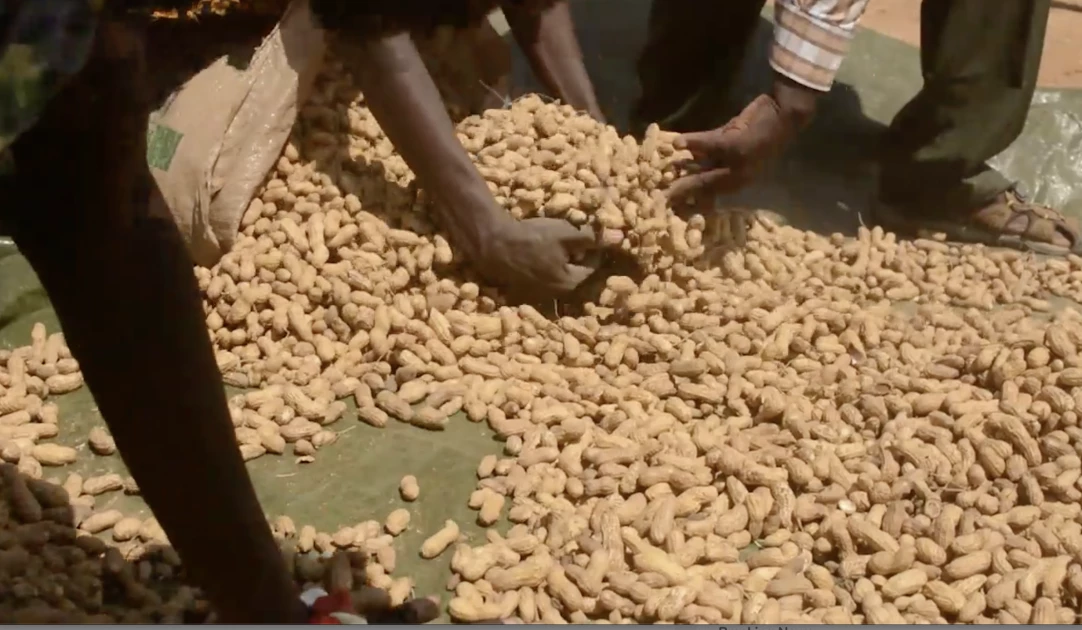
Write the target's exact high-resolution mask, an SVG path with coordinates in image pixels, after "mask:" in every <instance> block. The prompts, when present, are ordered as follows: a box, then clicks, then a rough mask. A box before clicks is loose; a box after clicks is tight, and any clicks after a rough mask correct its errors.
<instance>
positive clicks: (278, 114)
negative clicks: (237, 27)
mask: <svg viewBox="0 0 1082 630" xmlns="http://www.w3.org/2000/svg"><path fill="white" fill-rule="evenodd" d="M325 49H326V43H325V40H324V35H323V31H322V30H320V29H319V27H318V26H316V22H315V20H314V18H313V16H312V14H311V11H310V9H309V6H308V0H293V2H292V3H291V4H290V5H289V7H288V8H287V9H286V12H285V14H284V15H283V17H282V19H281V21H280V22H279V23H278V24H277V26H275V28H274V30H273V31H272V32H271V33H270V35H268V36H267V38H266V39H264V40H263V43H262V44H261V45H260V46H259V48H258V49H257V50H256V51H255V54H254V55H253V57H252V60H251V63H250V64H249V65H248V67H247V68H246V69H238V68H235V67H233V66H231V65H229V63H228V60H227V58H226V57H222V58H220V59H218V60H217V61H215V62H214V63H212V64H211V65H210V66H209V67H207V68H205V69H204V70H203V71H202V72H200V73H199V74H197V75H196V76H195V77H193V78H192V79H191V80H190V81H188V82H187V83H186V84H184V86H183V87H181V88H180V89H179V90H178V91H177V92H175V93H173V95H172V96H170V98H169V99H168V100H167V101H166V103H165V105H163V106H162V107H161V109H159V110H158V111H157V112H155V113H154V114H152V115H151V117H150V125H149V129H148V137H147V162H148V164H149V165H150V171H151V173H152V174H153V175H154V179H155V181H156V182H157V184H158V188H159V189H160V191H161V195H160V196H158V195H154V197H153V198H152V200H151V211H152V212H153V213H155V214H157V215H158V216H171V217H172V218H173V220H174V221H175V222H176V224H177V226H178V227H179V228H180V231H181V234H182V235H183V237H184V240H185V241H186V242H187V243H188V247H189V250H190V252H191V254H192V258H193V259H194V260H195V262H196V263H197V264H200V265H203V266H211V265H213V264H214V263H216V262H217V261H218V259H220V258H221V257H222V255H223V254H225V253H226V252H228V251H229V249H230V248H231V247H232V246H233V243H234V242H235V241H236V238H237V233H238V229H239V226H240V220H241V217H242V216H243V214H244V211H245V210H246V209H247V208H248V204H249V202H250V201H251V200H252V198H253V197H254V196H255V194H256V192H257V191H258V189H259V187H260V186H261V185H262V183H263V181H264V178H265V177H266V175H267V173H268V172H269V171H270V169H271V168H272V167H273V166H274V164H275V162H277V160H278V157H279V156H280V155H281V153H282V149H283V148H284V147H285V144H286V141H287V140H288V139H289V134H290V130H291V129H292V128H293V123H294V121H296V119H297V110H298V109H299V107H300V105H301V104H302V103H303V102H304V100H305V98H306V97H307V95H308V93H309V92H310V90H311V88H312V84H313V82H314V81H315V78H316V75H317V74H318V72H319V69H320V66H321V64H322V61H323V55H324V52H325Z"/></svg>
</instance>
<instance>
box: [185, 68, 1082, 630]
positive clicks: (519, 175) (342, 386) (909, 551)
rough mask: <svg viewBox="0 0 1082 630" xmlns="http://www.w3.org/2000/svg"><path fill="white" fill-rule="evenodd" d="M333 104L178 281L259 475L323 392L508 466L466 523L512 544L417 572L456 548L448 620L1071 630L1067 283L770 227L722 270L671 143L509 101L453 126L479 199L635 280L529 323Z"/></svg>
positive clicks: (360, 127)
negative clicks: (552, 227)
mask: <svg viewBox="0 0 1082 630" xmlns="http://www.w3.org/2000/svg"><path fill="white" fill-rule="evenodd" d="M350 93H351V91H350V89H349V88H348V86H346V85H343V83H341V82H339V81H332V80H325V81H323V82H322V83H321V84H320V85H319V87H318V88H317V94H316V97H315V98H314V99H313V102H312V103H310V104H309V105H308V106H307V107H306V108H305V110H304V111H303V113H302V121H301V124H300V125H299V126H298V131H297V133H296V134H295V137H294V139H293V142H292V143H291V144H290V146H289V147H288V148H287V150H286V151H285V153H284V155H283V157H282V159H281V161H280V162H279V165H278V168H277V172H275V173H273V174H272V176H271V179H270V180H269V181H268V183H267V186H266V188H265V189H264V190H263V192H262V194H261V195H260V198H258V199H256V200H255V201H253V203H252V205H251V207H250V208H249V211H248V213H247V214H246V216H245V218H244V221H243V234H244V236H243V238H242V239H241V243H240V244H239V246H238V247H237V248H236V250H235V251H233V252H232V253H230V254H229V255H227V256H226V257H225V259H223V261H222V262H221V264H220V265H218V266H216V267H215V268H213V269H201V270H199V271H198V276H199V280H200V283H201V286H202V288H203V290H204V291H205V294H206V299H207V305H206V309H207V323H208V327H209V329H210V331H211V335H212V338H213V340H214V343H215V345H216V347H217V348H218V353H219V363H220V365H221V367H222V369H223V372H224V374H225V378H226V380H227V381H228V382H230V383H233V384H237V385H245V386H251V387H254V388H256V389H255V391H254V392H253V393H250V394H247V395H245V396H244V397H243V398H238V399H237V400H236V401H235V403H236V404H235V406H236V408H237V411H236V414H235V419H236V421H237V423H238V438H239V441H240V443H241V444H242V449H244V450H245V452H246V453H248V454H251V455H254V454H261V453H263V452H268V451H269V452H284V451H288V450H289V447H288V446H285V444H292V445H293V446H292V449H293V450H292V451H291V452H292V453H293V454H294V455H296V456H298V457H301V458H305V457H311V456H312V453H313V452H314V451H315V450H317V449H318V448H319V446H320V445H321V444H326V443H329V442H330V441H332V440H333V437H332V436H333V431H334V430H335V429H334V428H331V427H332V426H337V422H338V421H339V419H340V418H342V417H343V416H346V415H352V414H351V413H350V414H345V413H343V406H342V404H341V401H342V399H344V398H352V399H353V400H354V401H355V403H356V405H357V407H358V416H359V418H360V420H362V421H364V422H367V423H368V424H370V425H373V426H376V427H380V426H384V425H385V424H386V423H388V422H392V421H400V422H407V423H411V424H414V425H416V426H419V427H422V428H425V429H430V430H438V429H441V428H443V427H444V426H446V424H447V423H448V422H452V421H457V420H456V419H455V418H456V414H457V413H458V412H460V411H461V412H464V413H463V414H462V415H464V416H465V417H466V418H468V419H469V420H470V421H473V422H484V423H487V425H488V426H489V427H490V428H491V429H492V430H493V431H494V432H495V433H496V434H497V435H499V436H500V437H501V438H503V439H504V440H505V442H506V443H505V449H504V453H503V455H502V456H500V457H496V456H490V457H488V458H486V459H485V460H484V461H483V462H481V463H480V466H479V468H478V477H479V479H480V481H479V485H478V490H477V491H476V492H475V493H474V495H473V496H472V497H470V498H469V502H470V505H471V506H472V507H474V508H476V509H478V511H479V513H478V521H479V523H480V524H482V525H484V526H492V527H494V528H495V527H497V526H498V524H499V522H500V520H501V519H502V518H503V517H505V516H506V517H507V518H508V519H509V520H510V521H511V522H512V523H514V526H513V527H512V528H511V529H510V530H509V531H506V533H504V534H500V533H497V531H496V530H495V529H491V530H489V537H488V541H487V543H486V544H484V545H480V546H475V547H469V546H466V545H463V544H457V545H456V540H457V539H458V537H459V531H458V526H457V525H455V524H454V523H448V527H447V528H446V529H445V530H444V531H443V532H440V533H439V534H437V535H436V538H437V539H438V540H437V541H436V543H433V545H430V546H429V549H428V551H427V552H426V554H425V555H426V557H427V555H431V554H432V553H436V554H437V555H438V553H440V552H442V550H443V548H449V549H450V550H451V551H450V552H449V553H452V554H453V558H452V568H453V570H454V572H455V577H454V579H453V580H452V584H451V586H452V588H453V589H454V597H453V599H452V600H451V603H450V614H451V616H452V617H453V618H455V619H457V620H460V621H474V620H480V619H489V618H493V617H517V618H519V619H521V620H523V621H526V622H531V621H542V622H547V623H562V622H571V623H578V622H587V621H607V622H612V623H640V622H642V623H649V622H652V621H663V622H671V621H678V622H705V623H734V622H743V623H755V624H773V623H801V622H806V623H815V622H826V623H862V622H863V623H927V622H935V623H944V622H973V623H994V622H1004V623H1008V622H1009V623H1018V622H1020V623H1073V622H1074V620H1075V618H1076V613H1075V612H1074V611H1075V610H1076V609H1077V607H1078V605H1079V601H1080V596H1082V504H1080V503H1079V500H1080V499H1082V459H1080V457H1079V452H1080V451H1079V450H1078V446H1079V445H1080V444H1082V427H1079V412H1078V411H1076V406H1079V405H1082V360H1080V358H1079V354H1078V347H1079V343H1080V342H1082V317H1079V312H1078V311H1077V310H1075V309H1074V308H1067V309H1059V308H1057V303H1058V302H1060V301H1067V300H1077V299H1079V297H1080V296H1082V286H1080V282H1082V259H1080V258H1078V257H1073V256H1072V257H1068V258H1066V259H1055V260H1038V259H1037V258H1035V257H1034V256H1032V255H1027V254H1023V253H1018V252H1013V251H999V250H992V249H987V248H984V247H980V246H955V245H951V244H947V243H944V242H940V241H934V240H919V241H913V242H909V241H900V240H898V239H897V238H896V237H895V236H894V235H892V234H886V233H884V232H882V231H881V230H880V229H871V230H869V229H863V228H862V229H861V230H860V233H859V235H858V236H857V237H856V238H847V237H843V236H841V235H832V236H821V235H818V234H815V233H810V232H803V231H799V230H796V229H792V228H789V227H784V226H779V225H775V224H773V223H771V222H769V221H758V222H755V224H754V225H752V226H751V227H750V232H749V238H748V242H747V244H746V247H744V248H735V249H734V248H733V247H731V243H729V242H727V239H728V237H730V236H731V233H730V232H731V230H728V229H727V228H726V226H728V225H729V223H728V222H727V221H725V219H724V216H713V217H703V216H698V215H696V216H690V217H680V216H677V215H676V214H675V213H674V212H673V211H672V209H671V208H670V207H669V206H668V204H667V203H666V201H665V198H664V194H663V189H664V187H665V186H666V184H667V183H668V182H669V181H671V180H672V179H673V177H674V176H675V167H676V164H677V162H678V161H679V160H680V159H681V158H683V157H685V156H682V155H680V154H679V153H678V152H676V151H674V150H673V148H672V145H671V143H670V139H669V138H668V137H667V136H665V135H664V134H660V133H658V132H657V131H656V129H652V130H651V131H650V132H649V133H648V134H647V137H646V140H645V141H644V142H643V143H642V144H641V145H640V144H638V143H636V142H635V141H634V140H632V139H630V138H621V137H619V136H618V135H617V134H616V132H615V131H614V130H613V129H612V128H609V127H605V126H602V125H599V124H597V123H595V122H593V121H592V120H591V119H589V118H588V117H586V116H585V115H582V114H578V113H575V112H573V111H571V110H570V108H567V107H563V106H559V105H555V104H546V103H545V102H543V101H542V100H541V99H540V98H538V97H527V98H524V99H521V100H519V101H517V102H516V103H514V104H513V105H512V106H511V107H510V108H509V109H505V110H492V111H489V112H487V113H486V114H485V115H483V116H479V117H471V118H467V119H465V120H464V121H462V122H461V123H460V124H459V126H458V133H459V137H460V139H461V141H462V143H463V145H464V146H465V147H466V149H467V151H469V153H470V155H471V156H472V157H473V159H474V161H475V162H476V163H477V165H478V168H479V170H480V171H481V173H482V175H483V176H484V178H485V179H486V180H487V181H488V183H489V187H490V189H491V190H492V191H493V193H494V195H495V196H496V198H497V200H498V201H499V202H500V203H502V204H504V205H505V207H506V208H507V209H508V210H509V211H510V212H511V213H513V214H514V215H515V216H518V217H527V216H556V217H565V218H567V219H568V220H570V221H572V222H573V223H576V224H584V225H589V226H591V227H592V228H593V229H594V231H595V233H596V234H597V236H598V241H599V243H601V244H603V245H604V246H606V247H609V248H614V249H619V250H622V251H623V252H624V253H625V254H627V255H629V256H631V257H632V258H634V259H635V260H636V261H637V262H638V264H639V266H640V268H641V274H639V275H637V276H636V277H628V276H614V277H610V278H608V279H607V281H606V285H605V289H604V290H603V291H602V292H601V293H600V295H598V296H596V298H594V299H592V300H591V301H588V302H587V303H586V304H584V305H581V306H579V307H578V308H573V307H568V308H566V309H564V310H563V311H562V312H561V314H560V315H557V316H551V315H546V314H543V313H542V312H541V311H540V310H539V309H538V308H534V307H532V306H523V305H515V304H512V303H509V302H507V301H506V300H505V299H504V298H503V296H501V294H500V293H499V292H498V291H495V290H493V289H491V288H490V287H486V286H483V285H481V284H478V283H477V282H476V281H474V279H473V277H472V276H471V275H470V272H469V270H468V268H467V267H464V266H463V265H460V264H459V263H460V260H459V259H460V258H461V256H459V254H458V253H457V252H452V249H451V247H450V246H449V244H448V242H447V240H446V239H445V238H444V236H443V235H442V233H441V232H440V231H439V230H438V229H437V228H436V227H435V226H434V225H433V222H432V220H431V219H430V217H432V216H433V212H432V209H431V207H430V202H429V200H427V199H425V197H424V195H423V192H421V191H419V190H418V189H417V187H416V184H415V182H414V178H413V174H412V173H411V172H410V171H409V169H408V167H407V166H406V164H405V162H404V161H403V160H402V158H401V157H400V156H399V155H397V154H396V153H395V151H394V149H393V147H392V146H391V143H390V141H389V140H388V139H387V138H386V136H384V135H383V134H382V132H381V130H380V128H379V126H378V124H377V123H376V122H375V120H374V118H373V117H372V116H371V114H370V113H369V112H368V110H367V109H365V107H364V105H363V100H355V101H352V102H345V101H343V100H342V98H343V94H350ZM347 129H348V133H343V131H344V130H347ZM1061 298H1062V299H1061ZM557 306H558V307H559V308H558V309H557V310H558V312H560V308H563V307H564V305H557ZM276 431H277V435H278V436H280V437H281V439H278V438H277V437H275V432H276ZM283 442H284V444H283ZM317 442H318V444H317ZM464 499H465V498H464Z"/></svg>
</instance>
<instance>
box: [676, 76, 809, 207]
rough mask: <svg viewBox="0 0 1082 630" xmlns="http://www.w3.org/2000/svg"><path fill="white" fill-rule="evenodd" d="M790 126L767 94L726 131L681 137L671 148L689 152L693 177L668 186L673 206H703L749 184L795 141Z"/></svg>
mask: <svg viewBox="0 0 1082 630" xmlns="http://www.w3.org/2000/svg"><path fill="white" fill-rule="evenodd" d="M790 127H791V126H790V125H789V124H788V123H787V122H786V120H785V118H784V117H783V116H782V112H781V107H780V106H779V105H778V102H777V101H775V100H774V98H773V97H771V96H769V95H766V94H763V95H761V96H759V97H758V98H756V99H755V100H754V101H752V102H751V103H750V104H749V105H748V106H747V107H745V108H744V110H743V111H742V112H740V114H739V115H737V116H736V117H735V118H733V119H732V120H730V121H729V122H728V123H726V124H725V125H724V126H722V127H718V128H717V129H712V130H710V131H700V132H694V133H686V134H681V135H680V136H678V137H677V139H676V140H675V142H674V143H673V145H674V147H676V148H677V149H681V150H682V149H686V150H688V151H690V152H691V154H692V157H693V161H692V162H691V163H690V164H689V167H690V169H691V170H692V172H691V173H689V174H688V175H685V176H683V177H681V178H679V179H677V180H676V181H675V182H673V184H672V185H671V186H670V187H669V190H668V195H669V198H670V199H671V200H673V201H674V202H681V201H686V200H687V199H688V198H690V197H694V198H695V199H696V200H698V201H699V202H702V203H707V202H712V200H713V196H714V195H718V194H726V193H732V192H736V191H737V190H740V189H741V188H743V187H744V186H747V185H748V184H750V183H751V182H752V181H753V180H754V179H755V177H756V176H758V175H759V173H760V172H761V171H762V169H763V167H764V166H765V165H766V163H767V162H768V160H769V159H770V158H771V157H773V156H774V155H775V154H777V153H778V152H779V151H780V150H781V149H782V147H784V146H785V144H786V143H787V142H788V140H789V137H790V136H791V131H792V130H791V128H790Z"/></svg>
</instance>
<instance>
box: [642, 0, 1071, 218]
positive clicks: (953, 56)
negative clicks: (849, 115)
mask: <svg viewBox="0 0 1082 630" xmlns="http://www.w3.org/2000/svg"><path fill="white" fill-rule="evenodd" d="M764 4H765V3H764V2H763V0H725V1H722V0H654V1H653V3H652V6H651V9H650V23H649V27H648V34H647V43H646V45H645V47H644V49H643V51H642V54H641V57H640V59H639V63H638V74H639V80H640V84H641V87H642V95H641V96H640V98H639V100H638V101H637V102H636V103H635V104H634V106H633V108H632V113H631V126H632V132H633V133H641V132H642V130H644V129H645V127H646V125H648V124H650V123H652V122H657V123H658V124H659V125H661V126H662V128H665V129H669V130H672V131H679V132H686V131H698V130H704V129H711V128H713V127H716V126H718V125H720V124H723V123H724V122H725V120H726V118H727V116H728V115H731V113H732V112H731V109H729V107H728V106H729V102H728V101H729V93H730V90H731V87H732V86H733V85H734V84H735V80H736V78H737V74H738V72H739V70H740V67H741V65H742V64H743V62H744V58H745V55H746V53H747V50H748V48H749V46H750V44H751V40H752V37H753V36H754V34H755V31H756V28H757V26H758V23H759V20H760V19H761V18H760V14H761V12H762V9H763V6H764ZM1050 7H1051V0H923V1H922V2H921V12H920V27H921V51H920V53H921V70H922V73H923V76H924V85H923V87H922V88H921V90H920V91H919V92H918V93H917V94H916V95H915V96H914V97H913V98H912V99H911V100H910V101H909V102H908V103H906V104H905V106H904V107H903V108H902V109H901V111H900V112H898V114H897V115H896V116H895V118H894V120H893V121H892V122H891V124H890V126H889V128H888V129H887V130H886V132H885V137H884V142H883V145H882V149H881V154H880V155H879V164H880V167H881V173H880V183H879V200H880V201H882V202H884V203H889V204H891V205H894V206H900V207H905V208H912V209H913V210H914V211H919V210H918V209H919V208H922V207H928V208H937V209H939V210H942V207H943V205H944V204H949V205H951V206H955V205H957V204H963V205H966V206H969V207H974V206H977V205H980V204H983V203H986V202H987V201H989V200H991V199H992V198H994V197H995V196H997V195H999V194H1000V193H1002V192H1003V191H1004V190H1007V189H1008V188H1010V186H1011V182H1010V181H1008V180H1007V179H1006V178H1005V177H1004V176H1003V175H1001V174H1000V173H998V172H996V171H995V170H993V169H992V168H990V167H989V166H988V165H987V160H989V159H990V158H992V157H993V156H995V155H996V154H997V153H999V152H1001V151H1003V150H1004V149H1006V148H1007V147H1008V146H1009V145H1010V144H1011V143H1012V142H1014V140H1015V139H1016V138H1017V137H1018V135H1019V134H1020V133H1021V132H1022V128H1023V126H1024V124H1025V120H1026V115H1027V113H1028V111H1029V106H1030V101H1031V100H1032V98H1033V92H1034V90H1035V89H1036V85H1037V71H1038V68H1039V66H1040V61H1041V51H1042V47H1043V45H1044V36H1045V27H1046V26H1047V22H1048V14H1049V10H1050ZM764 71H766V69H764Z"/></svg>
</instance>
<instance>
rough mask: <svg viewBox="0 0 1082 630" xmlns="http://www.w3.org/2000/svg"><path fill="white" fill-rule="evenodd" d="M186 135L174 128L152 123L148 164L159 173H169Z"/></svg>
mask: <svg viewBox="0 0 1082 630" xmlns="http://www.w3.org/2000/svg"><path fill="white" fill-rule="evenodd" d="M182 139H184V134H182V133H180V132H179V131H177V130H176V129H173V128H172V127H166V126H165V125H158V124H154V123H151V124H150V127H149V129H148V130H147V164H148V165H149V166H150V168H156V169H158V170H159V171H168V170H169V167H170V166H172V164H173V157H174V156H176V154H177V147H178V146H180V141H181V140H182Z"/></svg>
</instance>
